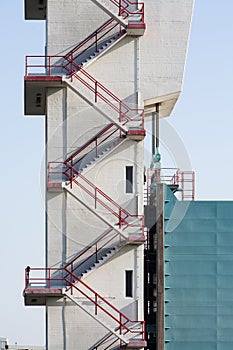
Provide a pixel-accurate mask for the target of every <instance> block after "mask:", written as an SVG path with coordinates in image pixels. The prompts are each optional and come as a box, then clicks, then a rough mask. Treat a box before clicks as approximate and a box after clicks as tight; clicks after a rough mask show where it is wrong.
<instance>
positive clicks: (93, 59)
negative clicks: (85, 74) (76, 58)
mask: <svg viewBox="0 0 233 350" xmlns="http://www.w3.org/2000/svg"><path fill="white" fill-rule="evenodd" d="M127 35H128V34H127V33H124V34H122V35H121V36H120V37H119V38H117V39H116V40H114V41H113V42H112V43H111V44H109V45H107V44H103V46H106V45H107V47H106V48H105V49H103V50H100V49H98V50H97V52H98V51H99V52H98V53H97V52H96V51H95V52H94V53H93V54H91V55H89V56H88V57H87V58H86V60H87V62H85V61H86V60H85V61H83V62H81V63H80V66H81V67H82V68H84V69H86V68H88V67H89V66H90V65H91V64H92V63H94V62H96V61H97V60H98V59H99V58H101V57H102V56H104V55H105V54H106V53H107V52H108V51H109V50H110V49H112V48H113V47H114V46H115V45H116V44H118V43H119V42H120V41H121V40H122V39H124V38H125V37H126V36H127ZM96 53H97V54H96ZM92 56H94V57H92Z"/></svg>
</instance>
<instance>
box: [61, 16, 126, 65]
mask: <svg viewBox="0 0 233 350" xmlns="http://www.w3.org/2000/svg"><path fill="white" fill-rule="evenodd" d="M118 26H119V30H118V32H116V33H114V34H115V36H118V39H119V38H120V37H121V36H122V35H124V34H125V30H122V29H121V25H120V24H119V23H118V22H117V21H116V20H115V19H114V18H110V19H109V20H108V21H107V22H105V23H104V24H102V25H101V26H100V27H99V28H98V29H96V30H95V31H94V32H93V33H91V34H90V35H89V36H88V37H86V38H85V39H84V40H83V41H81V42H80V43H79V44H78V45H76V46H75V47H74V48H73V49H72V50H70V51H69V52H68V53H67V54H66V55H65V58H68V57H71V58H72V59H77V58H78V57H80V56H81V55H82V54H84V52H86V51H87V50H90V49H91V48H93V50H94V52H97V50H98V47H99V46H100V44H103V45H104V42H105V41H106V40H107V39H111V37H109V36H108V37H107V35H108V34H110V33H111V32H112V31H113V30H114V29H116V28H117V27H118ZM114 34H112V36H114ZM84 47H85V48H84Z"/></svg>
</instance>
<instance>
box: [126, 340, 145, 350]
mask: <svg viewBox="0 0 233 350" xmlns="http://www.w3.org/2000/svg"><path fill="white" fill-rule="evenodd" d="M146 345H147V342H146V341H145V340H132V341H130V342H129V343H128V344H126V345H125V346H123V347H122V348H123V349H142V348H145V347H146Z"/></svg>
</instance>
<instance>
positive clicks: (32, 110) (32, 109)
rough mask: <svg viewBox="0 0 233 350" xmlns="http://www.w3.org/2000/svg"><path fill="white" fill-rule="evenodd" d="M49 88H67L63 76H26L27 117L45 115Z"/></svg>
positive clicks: (25, 109)
mask: <svg viewBox="0 0 233 350" xmlns="http://www.w3.org/2000/svg"><path fill="white" fill-rule="evenodd" d="M48 87H54V88H63V87H65V85H64V82H63V81H62V75H26V76H25V77H24V114H25V115H45V109H46V108H45V101H46V98H45V94H46V89H47V88H48Z"/></svg>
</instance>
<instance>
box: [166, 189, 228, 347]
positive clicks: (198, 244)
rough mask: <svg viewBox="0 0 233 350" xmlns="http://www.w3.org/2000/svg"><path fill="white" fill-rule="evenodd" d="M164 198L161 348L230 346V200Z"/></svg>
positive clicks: (169, 195)
mask: <svg viewBox="0 0 233 350" xmlns="http://www.w3.org/2000/svg"><path fill="white" fill-rule="evenodd" d="M167 199H168V200H171V201H172V202H173V204H172V206H173V210H172V206H170V207H169V202H167V204H165V216H166V228H165V340H166V344H165V349H167V350H177V349H179V350H186V349H189V350H192V349H199V350H207V349H211V350H214V349H216V350H217V349H218V350H228V349H229V350H230V349H232V347H233V334H232V322H233V319H232V318H233V316H232V315H233V302H232V293H233V284H232V261H233V216H232V215H233V202H230V201H228V202H226V201H195V202H188V203H185V202H177V201H174V197H173V195H172V194H171V193H169V191H168V193H167ZM166 205H168V207H167V208H166Z"/></svg>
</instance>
